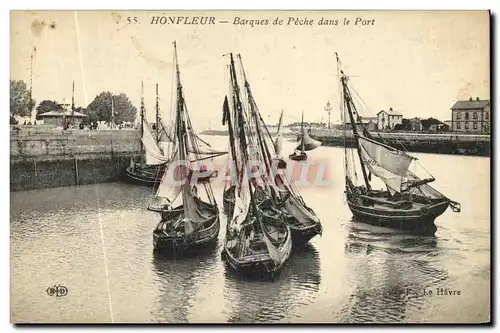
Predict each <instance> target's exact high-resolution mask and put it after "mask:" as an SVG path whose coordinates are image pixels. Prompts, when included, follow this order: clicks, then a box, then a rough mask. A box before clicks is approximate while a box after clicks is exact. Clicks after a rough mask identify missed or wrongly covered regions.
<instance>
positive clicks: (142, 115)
mask: <svg viewBox="0 0 500 333" xmlns="http://www.w3.org/2000/svg"><path fill="white" fill-rule="evenodd" d="M144 108H145V107H144V81H141V143H140V145H141V149H140V152H141V158H142V155H143V154H142V153H143V152H144V144H143V143H142V137H143V136H144Z"/></svg>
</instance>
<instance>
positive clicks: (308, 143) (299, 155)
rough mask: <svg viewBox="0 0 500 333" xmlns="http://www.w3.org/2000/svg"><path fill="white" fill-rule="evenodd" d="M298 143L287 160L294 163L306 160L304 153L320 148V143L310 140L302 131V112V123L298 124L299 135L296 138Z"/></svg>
mask: <svg viewBox="0 0 500 333" xmlns="http://www.w3.org/2000/svg"><path fill="white" fill-rule="evenodd" d="M298 139H299V141H300V143H299V145H298V146H297V148H295V151H294V152H293V153H292V154H290V156H289V158H290V159H291V160H294V161H305V160H307V154H306V151H309V150H313V149H316V148H318V147H319V146H321V142H319V141H316V140H314V139H312V138H311V137H310V136H309V134H308V133H307V132H306V131H305V129H304V112H302V122H301V124H300V133H299V137H298Z"/></svg>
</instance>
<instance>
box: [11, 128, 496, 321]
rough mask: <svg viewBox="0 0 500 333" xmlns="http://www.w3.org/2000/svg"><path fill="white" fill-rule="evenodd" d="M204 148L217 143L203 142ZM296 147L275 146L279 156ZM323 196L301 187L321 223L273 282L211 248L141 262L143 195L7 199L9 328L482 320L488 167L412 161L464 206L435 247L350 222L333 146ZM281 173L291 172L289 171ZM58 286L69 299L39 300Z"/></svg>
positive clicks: (101, 192)
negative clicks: (241, 273) (234, 266)
mask: <svg viewBox="0 0 500 333" xmlns="http://www.w3.org/2000/svg"><path fill="white" fill-rule="evenodd" d="M204 139H205V140H207V141H209V142H211V143H212V144H213V146H219V147H225V146H227V137H217V136H207V137H204ZM294 144H295V143H292V142H285V144H284V153H285V155H286V156H287V155H288V154H289V153H291V152H292V150H293V145H294ZM308 155H309V160H310V161H312V162H314V161H315V160H317V161H324V162H326V164H325V165H326V167H327V172H326V173H325V175H326V177H327V178H328V180H329V181H330V183H329V184H328V185H322V186H312V185H308V186H302V187H299V189H300V192H301V194H302V196H303V197H304V199H305V201H306V203H308V205H309V206H310V207H311V208H312V209H314V211H315V212H316V214H317V215H318V216H319V217H320V219H321V221H322V224H323V228H324V231H323V234H322V236H317V237H315V238H314V239H313V240H312V241H311V242H310V243H311V244H310V246H308V247H307V248H306V249H304V250H303V251H299V252H296V253H294V254H293V255H292V257H291V259H290V261H289V262H288V264H287V266H286V267H285V269H284V270H283V271H282V273H281V274H280V275H279V276H278V277H276V278H275V280H274V281H255V280H244V279H242V278H239V277H236V276H234V275H233V274H230V273H229V272H228V269H227V268H226V267H225V265H224V263H223V262H222V261H221V257H220V252H221V247H222V241H223V239H224V231H225V225H226V217H225V215H224V213H223V212H222V191H223V184H219V183H214V185H213V187H214V192H215V194H216V196H217V200H218V202H219V207H220V209H221V232H220V235H219V242H218V246H217V248H216V249H214V250H213V251H212V252H207V253H203V254H200V255H199V256H198V257H188V258H178V259H168V258H164V257H161V256H154V255H153V246H152V230H153V228H154V227H155V225H156V223H157V222H158V221H159V216H157V215H156V214H155V213H153V212H150V211H148V210H147V209H146V207H147V205H148V203H149V202H150V201H151V198H152V195H153V193H152V190H151V189H148V188H143V187H139V186H133V185H128V184H124V183H105V184H94V185H85V186H79V187H61V188H49V189H40V190H32V191H24V192H12V193H11V206H10V207H11V221H10V225H11V244H10V247H11V276H10V280H11V301H10V303H11V321H12V322H63V323H74V322H83V323H103V322H115V323H150V322H153V323H180V322H192V323H220V322H222V323H288V322H292V323H372V322H378V323H402V322H446V323H455V322H486V321H489V318H490V297H491V296H490V276H491V270H490V255H491V254H490V190H489V187H490V166H489V165H490V159H489V158H488V157H471V156H452V155H438V154H414V156H416V157H418V158H419V160H420V163H421V164H422V165H424V166H425V168H426V169H427V170H429V172H431V173H432V175H433V176H434V177H435V178H436V181H435V183H434V186H435V187H436V188H437V189H439V190H440V191H441V192H442V193H444V194H445V195H447V196H448V197H450V198H451V199H453V200H456V201H459V202H460V203H461V204H462V212H461V213H458V214H457V213H453V212H452V211H451V210H450V209H449V210H447V211H446V212H445V213H444V214H443V215H442V216H440V217H439V218H438V219H437V220H436V225H437V228H438V230H437V232H436V234H435V236H433V237H419V236H415V235H409V234H405V233H403V232H400V231H397V230H391V229H387V228H381V227H374V226H370V225H367V224H364V223H360V222H353V221H352V215H351V213H350V211H349V208H348V207H347V203H346V201H345V198H344V194H343V191H344V168H343V149H342V148H335V147H319V148H318V149H316V150H314V151H311V152H308ZM287 161H288V163H293V162H292V161H290V160H288V159H287ZM54 285H56V286H64V287H65V288H66V289H67V295H65V296H62V297H57V296H54V295H49V293H48V288H50V287H53V286H54Z"/></svg>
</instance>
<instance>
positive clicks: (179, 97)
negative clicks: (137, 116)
mask: <svg viewBox="0 0 500 333" xmlns="http://www.w3.org/2000/svg"><path fill="white" fill-rule="evenodd" d="M174 60H175V72H176V78H177V104H176V109H177V110H176V111H177V112H176V113H177V114H176V118H177V120H176V123H177V129H176V132H177V133H176V134H177V140H178V144H179V146H178V147H179V148H178V149H179V160H180V161H184V160H185V159H186V152H185V144H184V126H183V125H184V121H183V118H182V109H183V107H184V101H183V97H182V85H181V74H180V69H179V63H178V61H177V45H176V43H175V41H174ZM156 87H157V89H158V84H157V85H156ZM157 103H158V95H157ZM157 110H158V108H157ZM157 112H158V111H157ZM156 117H157V118H156V119H157V120H158V114H157V116H156ZM157 130H158V126H157ZM157 133H158V132H157ZM184 171H185V168H181V179H184V176H187V175H185V174H184ZM185 196H186V186H182V198H183V202H184V199H185ZM184 213H186V206H185V205H184Z"/></svg>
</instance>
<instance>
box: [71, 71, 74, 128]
mask: <svg viewBox="0 0 500 333" xmlns="http://www.w3.org/2000/svg"><path fill="white" fill-rule="evenodd" d="M71 123H72V124H73V125H74V124H75V81H74V80H73V91H72V92H71Z"/></svg>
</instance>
